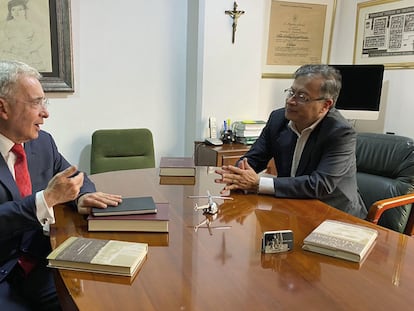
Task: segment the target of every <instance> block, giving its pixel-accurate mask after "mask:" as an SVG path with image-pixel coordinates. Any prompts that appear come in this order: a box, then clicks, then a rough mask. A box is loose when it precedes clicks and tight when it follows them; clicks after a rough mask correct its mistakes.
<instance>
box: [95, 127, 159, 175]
mask: <svg viewBox="0 0 414 311" xmlns="http://www.w3.org/2000/svg"><path fill="white" fill-rule="evenodd" d="M154 154H155V153H154V144H153V138H152V133H151V131H150V130H149V129H146V128H140V129H105V130H97V131H95V132H94V133H93V134H92V146H91V174H95V173H102V172H108V171H117V170H126V169H136V168H153V167H155V155H154Z"/></svg>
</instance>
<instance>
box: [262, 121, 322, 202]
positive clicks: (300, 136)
mask: <svg viewBox="0 0 414 311" xmlns="http://www.w3.org/2000/svg"><path fill="white" fill-rule="evenodd" d="M322 119H323V117H322V118H320V119H318V120H316V121H315V122H314V123H312V124H311V125H310V126H309V127H307V128H305V129H303V131H302V133H299V131H298V130H297V129H296V127H295V124H294V123H293V122H292V121H289V123H288V127H289V128H290V129H291V131H292V132H293V133H295V134H296V136H297V140H296V145H295V151H294V153H293V159H292V166H291V168H290V176H291V177H295V176H296V171H297V169H298V166H299V162H300V158H301V157H302V153H303V149H304V148H305V145H306V142H307V141H308V139H309V136H310V134H311V133H312V131H313V130H314V129H315V128H316V126H317V125H318V124H319V122H321V120H322ZM258 192H259V193H262V194H274V193H275V186H274V183H273V177H265V176H263V177H260V179H259V191H258Z"/></svg>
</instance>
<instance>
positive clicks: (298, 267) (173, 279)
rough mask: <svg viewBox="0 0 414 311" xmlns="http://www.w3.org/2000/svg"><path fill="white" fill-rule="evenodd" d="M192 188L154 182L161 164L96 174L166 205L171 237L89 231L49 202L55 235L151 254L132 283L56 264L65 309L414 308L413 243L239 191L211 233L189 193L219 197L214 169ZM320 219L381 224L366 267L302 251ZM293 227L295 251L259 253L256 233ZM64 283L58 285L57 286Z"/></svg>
mask: <svg viewBox="0 0 414 311" xmlns="http://www.w3.org/2000/svg"><path fill="white" fill-rule="evenodd" d="M196 178H197V181H196V184H195V185H194V186H179V185H178V186H177V185H174V186H173V185H171V186H168V185H159V177H158V171H157V169H144V170H128V171H118V172H108V173H101V174H96V175H92V176H91V179H92V180H93V181H94V182H95V184H96V185H97V189H98V190H100V191H105V192H112V193H119V194H122V195H123V196H125V197H128V196H134V195H152V196H153V197H154V199H155V201H156V202H167V201H168V202H169V203H170V221H169V233H168V234H165V233H164V234H161V233H136V232H133V233H121V232H106V233H104V232H88V231H87V222H86V220H85V218H84V217H83V216H81V215H78V214H77V213H75V212H74V211H72V210H71V209H70V208H68V207H60V208H55V213H56V217H57V223H56V224H55V225H53V226H52V229H51V241H52V244H53V245H54V246H56V245H59V244H60V243H61V242H62V241H63V240H64V239H66V238H67V237H68V236H72V235H74V236H85V237H94V238H104V239H107V238H110V239H122V240H129V241H138V242H147V243H148V244H149V251H148V256H147V260H146V262H145V263H144V265H143V267H142V269H141V270H140V271H139V273H138V275H137V276H136V277H135V278H134V279H132V280H131V279H130V278H126V277H118V276H111V275H103V274H94V273H87V272H75V271H69V270H59V271H58V272H57V273H56V275H57V279H59V280H58V281H62V282H63V283H62V284H60V285H59V282H58V288H59V293H60V295H61V297H63V298H64V304H65V308H67V309H75V310H76V309H79V310H88V311H91V310H205V311H213V310H302V309H303V310H411V309H412V308H413V306H414V241H413V239H412V238H411V237H408V236H405V235H402V234H398V233H396V232H393V231H390V230H387V229H385V228H382V227H378V226H375V225H372V224H370V223H368V222H365V221H363V220H360V219H358V218H355V217H353V216H350V215H347V214H345V213H342V212H340V211H338V210H336V209H334V208H331V207H329V206H328V205H325V204H323V203H321V202H319V201H317V200H292V199H277V198H274V197H271V196H264V195H253V194H248V195H244V194H235V193H232V194H231V196H232V197H233V198H234V200H232V201H230V200H228V201H224V202H223V201H220V200H216V201H217V202H218V203H222V202H223V203H222V204H221V205H220V209H219V213H218V215H217V219H215V220H214V221H213V222H212V224H211V227H212V230H211V232H210V231H209V230H208V229H206V228H203V227H202V228H199V229H198V230H195V229H194V226H195V225H197V224H199V223H200V222H202V221H203V220H204V219H205V217H204V216H203V215H202V213H201V212H196V211H194V209H193V207H194V203H195V202H197V203H198V204H205V203H206V199H196V200H195V199H189V198H188V196H189V195H205V194H206V191H207V190H209V191H211V193H212V194H218V192H219V190H220V189H221V186H222V185H219V184H215V183H214V181H213V180H214V178H217V175H216V174H214V169H213V168H208V167H198V168H197V177H196ZM324 219H338V220H342V221H346V222H350V223H362V224H364V225H367V226H371V227H374V228H376V229H377V230H378V232H379V236H378V239H377V242H376V244H375V246H374V248H373V249H372V251H371V252H370V254H369V256H368V257H367V258H366V260H365V261H364V262H363V263H360V264H358V263H353V262H348V261H345V260H342V259H336V258H331V257H328V256H324V255H320V254H316V253H311V252H307V251H304V250H302V249H301V246H302V244H303V239H304V238H305V236H306V235H307V234H309V233H310V232H311V231H312V230H313V229H314V228H315V227H316V226H317V225H319V224H320V223H321V222H322V221H323V220H324ZM282 229H291V230H292V231H293V233H294V239H295V242H294V249H293V250H292V251H290V252H287V253H279V254H262V253H261V251H260V247H261V236H262V232H264V231H269V230H282ZM62 285H63V286H62Z"/></svg>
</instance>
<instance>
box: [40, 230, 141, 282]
mask: <svg viewBox="0 0 414 311" xmlns="http://www.w3.org/2000/svg"><path fill="white" fill-rule="evenodd" d="M147 252H148V244H146V243H136V242H124V241H116V240H100V239H89V238H83V237H70V238H68V239H67V240H66V241H65V242H63V243H62V244H60V245H59V246H58V247H57V248H56V249H55V250H53V251H52V252H51V253H50V254H49V256H47V259H48V260H49V265H48V266H49V267H52V268H59V269H69V270H79V271H87V272H97V273H107V274H115V275H124V276H131V277H133V276H135V274H136V273H137V272H138V270H139V268H140V267H141V265H142V264H143V263H144V261H145V258H146V255H147Z"/></svg>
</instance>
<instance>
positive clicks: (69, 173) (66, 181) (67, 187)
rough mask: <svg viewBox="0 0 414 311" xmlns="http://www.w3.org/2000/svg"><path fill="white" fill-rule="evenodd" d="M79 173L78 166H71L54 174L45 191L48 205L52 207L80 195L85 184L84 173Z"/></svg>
mask: <svg viewBox="0 0 414 311" xmlns="http://www.w3.org/2000/svg"><path fill="white" fill-rule="evenodd" d="M77 173H78V169H77V168H76V166H70V167H68V168H67V169H66V170H64V171H62V172H60V173H57V174H56V175H55V176H53V178H52V179H51V180H50V181H49V183H48V185H47V187H46V189H45V190H44V192H43V194H44V197H45V200H46V203H47V206H49V207H52V206H55V205H57V204H62V203H65V202H68V201H72V200H75V199H76V198H77V197H78V195H79V190H80V188H81V187H82V185H83V173H82V172H79V173H78V174H77Z"/></svg>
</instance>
